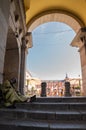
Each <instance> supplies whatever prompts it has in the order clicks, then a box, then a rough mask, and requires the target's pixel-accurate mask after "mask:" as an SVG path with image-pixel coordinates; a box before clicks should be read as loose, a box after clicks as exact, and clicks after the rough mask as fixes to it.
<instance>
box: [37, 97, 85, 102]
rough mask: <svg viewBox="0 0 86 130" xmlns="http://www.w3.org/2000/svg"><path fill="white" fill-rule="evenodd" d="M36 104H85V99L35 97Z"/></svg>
mask: <svg viewBox="0 0 86 130" xmlns="http://www.w3.org/2000/svg"><path fill="white" fill-rule="evenodd" d="M36 102H55V103H56V102H75V103H76V102H86V97H83V96H79V97H37V100H36Z"/></svg>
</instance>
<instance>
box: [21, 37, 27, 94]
mask: <svg viewBox="0 0 86 130" xmlns="http://www.w3.org/2000/svg"><path fill="white" fill-rule="evenodd" d="M26 55H27V46H26V40H25V38H22V46H21V66H20V85H19V86H20V88H19V90H20V92H21V93H22V94H24V85H25V71H26Z"/></svg>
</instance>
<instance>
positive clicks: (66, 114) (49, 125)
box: [0, 97, 86, 130]
mask: <svg viewBox="0 0 86 130" xmlns="http://www.w3.org/2000/svg"><path fill="white" fill-rule="evenodd" d="M6 129H9V130H24V129H25V130H86V97H57V98H55V97H52V98H51V97H47V98H45V97H42V98H37V100H36V102H34V103H18V104H16V109H0V130H6Z"/></svg>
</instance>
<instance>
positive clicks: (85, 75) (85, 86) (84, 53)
mask: <svg viewBox="0 0 86 130" xmlns="http://www.w3.org/2000/svg"><path fill="white" fill-rule="evenodd" d="M81 41H82V43H83V46H82V47H81V48H80V49H79V52H80V59H81V70H82V88H81V92H82V95H83V96H86V36H83V37H81Z"/></svg>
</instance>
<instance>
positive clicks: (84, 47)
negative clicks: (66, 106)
mask: <svg viewBox="0 0 86 130" xmlns="http://www.w3.org/2000/svg"><path fill="white" fill-rule="evenodd" d="M71 45H72V46H73V47H78V48H79V52H80V59H81V70H82V88H81V93H82V96H86V27H83V28H80V30H79V31H78V33H77V34H76V36H75V38H74V39H73V41H72V43H71ZM76 60H77V59H76Z"/></svg>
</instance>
